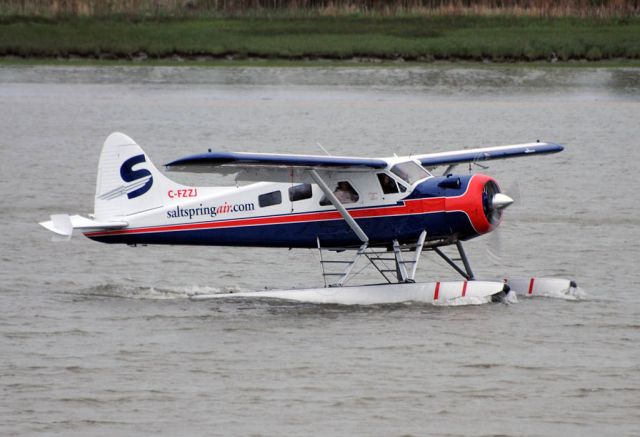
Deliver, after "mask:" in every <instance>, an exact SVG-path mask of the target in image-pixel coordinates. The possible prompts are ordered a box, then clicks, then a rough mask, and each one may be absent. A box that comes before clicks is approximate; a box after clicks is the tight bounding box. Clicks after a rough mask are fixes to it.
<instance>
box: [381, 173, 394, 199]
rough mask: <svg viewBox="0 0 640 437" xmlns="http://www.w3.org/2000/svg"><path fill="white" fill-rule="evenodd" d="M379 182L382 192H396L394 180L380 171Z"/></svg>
mask: <svg viewBox="0 0 640 437" xmlns="http://www.w3.org/2000/svg"><path fill="white" fill-rule="evenodd" d="M380 184H381V185H382V192H383V193H385V194H389V193H397V192H398V187H397V186H396V183H395V181H394V180H393V179H391V178H390V177H389V176H387V175H386V174H384V173H380Z"/></svg>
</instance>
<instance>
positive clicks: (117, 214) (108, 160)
mask: <svg viewBox="0 0 640 437" xmlns="http://www.w3.org/2000/svg"><path fill="white" fill-rule="evenodd" d="M167 182H169V180H168V179H167V178H166V177H165V176H164V175H163V174H162V173H160V171H159V170H158V169H157V168H156V167H155V166H154V165H153V163H152V162H151V160H150V159H149V157H148V156H147V155H146V154H145V153H144V151H143V150H142V148H141V147H140V146H139V145H138V144H136V142H135V141H133V140H132V139H131V138H129V137H128V136H127V135H125V134H123V133H120V132H114V133H112V134H111V135H109V137H107V139H106V141H105V142H104V146H103V147H102V152H101V154H100V161H99V164H98V177H97V181H96V196H95V204H94V208H95V209H94V215H95V219H96V220H114V219H121V218H123V217H126V216H128V215H131V214H135V213H139V212H143V211H147V210H150V209H154V208H157V207H160V206H162V205H163V197H162V193H163V191H165V187H166V185H167Z"/></svg>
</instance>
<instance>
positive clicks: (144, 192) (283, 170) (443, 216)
mask: <svg viewBox="0 0 640 437" xmlns="http://www.w3.org/2000/svg"><path fill="white" fill-rule="evenodd" d="M562 150H563V147H562V146H561V145H558V144H555V143H545V142H539V141H536V142H532V143H526V144H516V145H507V146H497V147H484V148H475V149H464V150H458V151H453V152H439V153H428V154H418V155H411V156H393V157H386V158H369V157H348V156H331V155H327V156H323V155H298V154H267V153H246V152H215V151H214V152H212V151H211V149H209V150H208V151H207V152H205V153H200V154H194V155H190V156H186V157H183V158H180V159H177V160H174V161H172V162H169V163H168V164H166V165H165V168H166V170H167V171H169V172H192V173H209V174H218V175H227V176H230V177H232V178H233V179H234V180H235V184H233V185H231V186H213V187H201V186H187V185H183V184H180V183H177V182H174V181H173V180H171V179H170V178H168V177H167V176H165V174H164V173H162V172H160V171H159V170H158V169H157V168H156V167H155V166H154V164H153V163H152V162H151V160H150V159H149V156H148V155H147V154H146V153H145V152H144V151H143V150H142V148H141V147H140V146H139V145H138V144H137V143H136V142H135V141H134V140H132V139H131V138H129V137H128V136H127V135H125V134H123V133H119V132H115V133H112V134H111V135H109V136H108V138H107V139H106V141H105V143H104V146H103V148H102V152H101V155H100V159H99V165H98V175H97V187H96V194H95V199H94V212H93V214H90V215H88V216H82V215H68V214H54V215H51V217H50V220H48V221H44V222H42V223H40V224H41V225H42V226H44V227H45V228H47V229H48V230H50V231H52V232H54V233H55V234H56V236H57V239H58V240H60V239H63V240H66V239H69V238H71V236H72V235H73V234H74V233H82V234H84V235H85V236H86V237H88V238H89V239H91V240H94V241H98V242H101V243H110V244H126V245H129V246H137V245H156V244H163V245H205V246H242V247H255V248H260V247H263V248H264V247H271V248H287V249H313V250H318V251H319V253H320V257H319V259H320V264H321V271H322V277H323V279H324V287H318V288H308V289H291V290H261V291H240V292H236V293H228V292H221V293H215V294H207V295H202V294H201V295H195V296H192V298H193V299H221V298H238V297H241V298H245V299H247V298H269V299H285V300H292V301H302V302H311V303H324V304H344V305H351V304H360V305H362V304H385V303H400V302H407V301H417V302H429V303H435V304H438V303H444V302H449V301H454V300H456V299H458V300H459V299H471V300H476V301H478V302H489V301H496V300H502V301H504V299H505V298H506V297H508V296H509V295H514V294H515V295H516V296H535V295H539V294H545V293H557V292H568V291H569V290H570V289H572V288H575V287H576V284H575V283H574V282H573V281H571V280H569V279H560V278H535V277H528V278H499V279H489V280H486V279H481V278H477V277H476V276H475V275H474V273H473V270H472V267H471V263H470V261H469V258H468V257H467V255H466V253H465V250H464V247H463V244H464V243H465V242H466V241H469V240H470V239H473V238H476V237H480V236H482V235H484V234H487V233H490V232H492V231H494V230H495V229H496V228H497V227H498V226H499V225H500V222H501V220H502V216H503V213H504V211H505V210H506V209H507V208H508V207H509V206H510V205H511V204H512V203H513V199H512V198H511V197H509V195H508V194H507V193H504V192H502V191H501V189H500V186H499V185H498V183H497V181H496V180H495V179H493V178H492V177H490V176H487V175H485V174H482V173H473V172H470V173H458V174H455V173H453V170H454V168H455V167H456V166H459V165H461V164H468V165H469V169H471V166H472V165H473V164H478V165H481V164H480V163H484V162H486V161H491V160H498V159H509V158H516V157H533V156H538V155H547V154H553V153H557V152H561V151H562ZM438 169H441V171H439V172H437V174H436V170H438ZM240 182H242V184H241V183H240ZM447 247H448V249H447V250H448V251H449V252H451V248H453V249H454V251H455V253H457V255H451V254H447V252H446V251H445V248H447ZM423 253H433V254H435V256H438V257H440V258H442V259H443V260H444V261H445V262H446V264H447V265H449V266H450V267H451V268H452V269H453V270H454V271H455V272H456V275H460V276H461V279H459V280H451V281H431V282H419V281H416V279H415V278H416V272H417V268H418V263H419V261H420V258H421V255H422V254H423ZM336 256H337V258H338V259H336ZM361 260H362V261H361ZM358 262H360V263H361V264H362V263H364V264H365V266H367V267H370V268H373V269H374V272H375V274H376V275H378V272H379V275H380V276H379V277H380V282H379V283H375V284H366V285H357V286H354V285H349V284H348V281H349V280H350V279H351V278H352V276H353V275H354V267H355V266H356V263H358ZM284 269H286V267H285V266H283V270H284ZM376 271H377V272H376Z"/></svg>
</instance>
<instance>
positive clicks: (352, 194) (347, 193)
mask: <svg viewBox="0 0 640 437" xmlns="http://www.w3.org/2000/svg"><path fill="white" fill-rule="evenodd" d="M333 194H335V196H336V197H337V198H338V200H339V201H340V203H355V202H357V201H358V199H360V196H359V195H358V192H357V191H356V190H355V189H354V188H353V187H352V186H351V184H350V183H349V182H347V181H340V182H338V184H337V185H336V188H335V189H334V190H333ZM330 204H331V201H329V199H327V196H322V199H320V205H322V206H325V205H330Z"/></svg>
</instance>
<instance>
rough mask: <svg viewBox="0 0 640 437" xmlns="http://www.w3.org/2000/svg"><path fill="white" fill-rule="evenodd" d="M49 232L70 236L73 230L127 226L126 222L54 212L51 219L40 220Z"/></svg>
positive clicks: (86, 230) (94, 229) (84, 230)
mask: <svg viewBox="0 0 640 437" xmlns="http://www.w3.org/2000/svg"><path fill="white" fill-rule="evenodd" d="M40 225H42V226H44V227H45V228H47V229H48V230H50V231H51V232H53V233H55V234H58V235H61V236H63V237H71V235H72V234H73V231H74V230H78V231H81V232H88V231H97V230H105V229H120V228H124V227H126V226H128V223H127V222H98V221H95V220H92V219H90V218H87V217H82V216H80V215H72V216H70V215H68V214H54V215H52V216H51V220H49V221H46V222H41V223H40Z"/></svg>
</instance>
